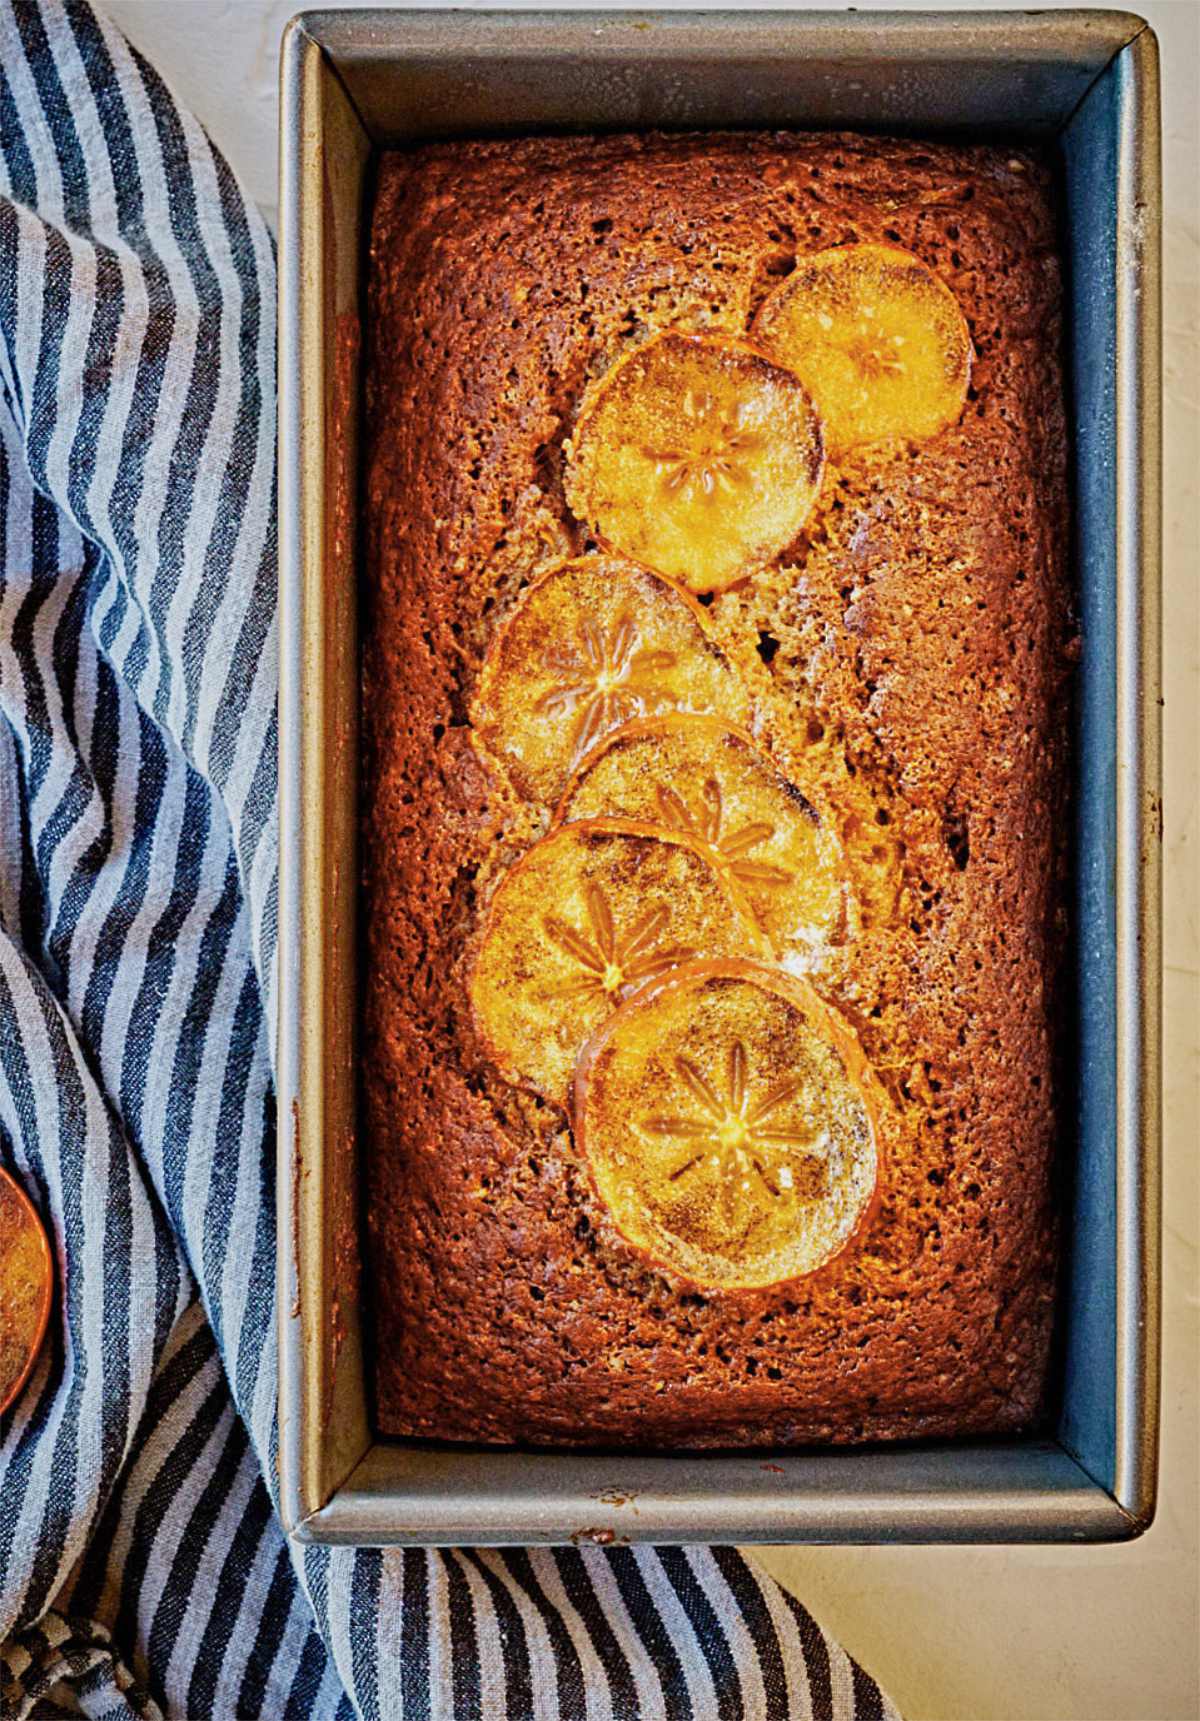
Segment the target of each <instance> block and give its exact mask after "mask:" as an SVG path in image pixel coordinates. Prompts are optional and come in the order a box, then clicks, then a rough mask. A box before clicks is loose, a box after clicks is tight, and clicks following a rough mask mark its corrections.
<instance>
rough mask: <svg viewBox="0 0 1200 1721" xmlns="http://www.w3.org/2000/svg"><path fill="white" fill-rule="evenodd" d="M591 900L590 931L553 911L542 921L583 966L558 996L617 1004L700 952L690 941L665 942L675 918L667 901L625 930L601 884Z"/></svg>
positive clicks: (549, 934) (588, 895)
mask: <svg viewBox="0 0 1200 1721" xmlns="http://www.w3.org/2000/svg"><path fill="white" fill-rule="evenodd" d="M585 901H586V904H587V918H588V931H586V932H581V931H580V930H579V929H578V928H577V927H574V926H571V925H570V924H569V923H568V922H567V921H565V920H560V919H558V918H557V917H556V916H554V915H547V916H546V918H545V920H544V921H543V922H542V925H543V928H544V930H545V933H546V936H547V937H548V938H549V939H550V940H551V942H552V943H554V944H557V945H558V947H559V949H560V950H564V951H566V953H567V955H568V956H572V957H574V959H575V961H576V963H577V964H578V966H579V973H578V974H576V975H575V976H574V977H573V978H572V979H570V980H567V981H565V982H564V984H563V985H561V986H558V987H556V988H555V989H554V991H553V993H552V994H551V995H552V996H553V997H556V998H584V997H587V996H588V995H589V994H591V993H598V994H600V995H602V996H604V997H607V998H610V999H612V1000H613V1002H614V1003H615V1002H616V1000H617V998H618V997H619V996H620V995H621V993H622V992H625V991H627V990H628V989H629V988H630V987H631V986H634V985H638V984H640V983H641V982H642V981H643V980H653V979H654V978H655V977H656V976H657V975H659V974H665V973H666V971H667V969H668V968H674V967H676V966H677V964H678V963H680V962H689V961H690V960H691V959H692V957H693V956H695V954H696V952H695V950H694V949H692V948H691V946H689V945H684V944H663V943H661V942H660V939H661V935H662V933H663V932H664V931H665V930H666V928H667V925H668V922H669V921H670V918H671V916H670V913H669V912H668V910H667V909H666V908H665V907H663V906H662V905H661V904H660V905H659V906H658V907H657V908H649V909H647V910H646V912H645V913H644V914H640V915H638V917H637V919H636V920H634V922H633V924H632V925H631V926H629V927H628V928H626V930H625V931H624V932H618V931H617V927H616V924H615V922H614V920H613V913H612V909H611V907H610V906H609V902H608V898H607V897H606V896H605V894H604V892H603V891H602V890H601V888H600V886H599V885H598V884H589V885H588V887H587V891H586V893H585Z"/></svg>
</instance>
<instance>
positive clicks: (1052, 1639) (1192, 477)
mask: <svg viewBox="0 0 1200 1721" xmlns="http://www.w3.org/2000/svg"><path fill="white" fill-rule="evenodd" d="M559 3H560V4H568V5H569V4H570V0H559ZM593 3H594V4H595V3H598V0H593ZM795 3H796V0H793V4H795ZM970 3H971V0H959V4H960V6H964V7H965V6H967V5H969V4H970ZM992 3H993V4H996V3H997V0H992ZM759 4H760V5H762V4H763V0H759ZM1130 4H1131V5H1132V6H1133V7H1134V9H1135V10H1139V11H1140V12H1141V13H1142V15H1143V16H1145V17H1147V18H1149V20H1150V22H1151V24H1152V25H1153V27H1154V28H1155V30H1156V31H1157V33H1158V37H1159V41H1160V44H1161V47H1162V60H1163V97H1164V155H1165V170H1166V171H1165V205H1166V208H1165V213H1166V221H1165V231H1164V242H1165V243H1164V252H1165V265H1166V301H1165V306H1164V313H1165V314H1164V324H1165V328H1166V437H1165V450H1166V555H1165V568H1164V615H1165V619H1166V625H1165V630H1164V632H1165V639H1164V648H1165V675H1166V706H1165V717H1166V730H1167V745H1166V779H1167V780H1166V815H1165V816H1166V934H1165V948H1166V975H1165V996H1166V1041H1165V1045H1166V1068H1167V1074H1166V1083H1165V1096H1164V1097H1165V1121H1166V1189H1165V1203H1164V1212H1165V1284H1166V1307H1165V1330H1164V1338H1165V1356H1164V1362H1165V1377H1164V1438H1163V1474H1162V1489H1161V1497H1160V1506H1159V1515H1158V1519H1157V1521H1156V1523H1155V1524H1154V1526H1153V1528H1152V1529H1151V1530H1150V1531H1149V1533H1148V1534H1147V1535H1146V1536H1144V1537H1143V1538H1142V1539H1141V1540H1140V1541H1139V1542H1135V1543H1133V1544H1131V1545H1129V1546H1124V1547H1114V1548H1069V1547H1068V1548H1043V1549H1037V1548H973V1549H971V1548H968V1549H951V1548H901V1547H892V1548H887V1547H883V1548H861V1549H855V1548H780V1549H771V1550H766V1551H765V1553H764V1551H763V1550H760V1554H763V1555H764V1557H765V1559H766V1562H767V1563H768V1564H769V1565H770V1567H771V1569H772V1571H773V1572H774V1573H775V1574H776V1575H777V1576H778V1577H779V1578H780V1579H781V1580H782V1581H783V1582H784V1583H786V1584H787V1585H788V1586H789V1587H790V1588H791V1589H792V1590H794V1592H795V1593H796V1594H797V1595H798V1596H800V1597H801V1599H802V1600H803V1601H804V1603H805V1605H806V1606H807V1607H809V1608H810V1609H811V1611H812V1612H813V1613H815V1614H816V1615H817V1617H818V1618H819V1619H820V1620H821V1622H822V1623H823V1624H824V1625H826V1626H828V1627H829V1628H830V1629H831V1630H833V1631H834V1632H836V1633H837V1634H838V1635H839V1636H840V1638H841V1640H842V1642H843V1643H845V1645H846V1647H847V1648H848V1649H850V1650H851V1651H852V1653H854V1654H855V1655H857V1656H858V1657H859V1658H860V1659H861V1660H862V1661H863V1663H864V1664H865V1665H866V1666H867V1667H868V1668H870V1670H871V1671H872V1672H873V1673H874V1674H875V1675H876V1676H877V1677H878V1678H879V1679H880V1680H881V1681H882V1682H883V1684H884V1685H885V1687H887V1689H888V1690H889V1691H890V1692H891V1693H892V1695H893V1696H894V1697H895V1699H896V1700H897V1702H898V1703H899V1704H900V1706H901V1708H902V1710H903V1712H904V1714H905V1716H906V1717H907V1718H908V1721H1195V1718H1196V1717H1197V1716H1200V1668H1198V1661H1200V1595H1198V1587H1200V1586H1198V1577H1197V1528H1198V1522H1197V1520H1198V1516H1200V1503H1198V1491H1197V1483H1198V1476H1200V1440H1198V1436H1197V1374H1198V1371H1200V1324H1198V1310H1200V1298H1198V1296H1197V1276H1196V1260H1197V1230H1198V1225H1197V1214H1198V1207H1200V1195H1198V1187H1197V1161H1198V1160H1200V1044H1198V1039H1197V1024H1198V1022H1200V888H1198V886H1200V870H1198V869H1200V860H1198V856H1197V835H1198V831H1197V787H1198V774H1200V773H1198V755H1200V611H1198V607H1197V583H1198V574H1197V567H1198V560H1200V558H1198V555H1197V550H1198V540H1200V506H1198V501H1200V498H1198V483H1197V477H1198V472H1200V435H1198V428H1200V427H1198V417H1200V360H1198V340H1200V284H1198V277H1200V194H1198V187H1200V134H1198V130H1197V120H1196V113H1197V103H1198V100H1200V96H1198V91H1200V0H1151V3H1149V4H1147V3H1143V4H1141V5H1140V6H1138V4H1137V0H1130ZM892 5H893V7H894V8H897V9H901V8H902V9H904V10H917V9H918V7H916V6H912V5H905V0H892ZM295 10H297V3H296V0H108V11H109V13H110V15H111V16H113V17H115V18H116V20H117V21H118V22H119V23H120V24H121V26H122V27H123V28H124V29H125V30H126V31H127V33H128V34H129V35H130V36H131V37H132V38H133V40H134V42H135V43H136V44H137V46H138V47H140V48H141V49H143V51H144V52H146V53H147V54H148V55H149V57H150V58H151V59H152V60H153V61H154V63H155V64H156V65H157V67H158V69H159V71H160V72H162V73H163V75H164V76H165V77H166V78H167V79H168V81H169V82H171V83H172V84H173V86H174V88H175V89H176V91H177V92H178V94H179V95H180V96H181V97H182V98H183V99H184V100H185V101H186V102H187V103H188V104H189V105H190V106H191V107H192V109H193V110H194V111H195V112H196V113H197V114H198V115H199V116H200V118H201V119H202V120H203V121H204V122H205V123H206V125H207V126H208V128H209V130H210V132H211V133H212V135H213V136H214V137H215V139H216V140H217V142H218V143H219V144H220V146H221V148H222V149H223V150H224V151H225V153H226V155H227V156H228V157H229V158H230V160H231V162H232V164H233V166H234V167H235V168H236V169H237V171H238V172H239V174H240V175H241V177H242V181H243V183H244V184H245V185H246V187H247V188H248V190H249V191H250V193H251V194H252V195H253V196H254V197H255V198H256V199H257V200H258V202H259V203H260V204H261V205H262V207H263V208H264V210H265V211H266V213H267V214H268V217H269V218H270V219H271V220H272V222H273V221H274V215H275V204H276V189H275V164H276V63H277V55H278V46H279V38H280V35H281V33H282V31H283V26H284V24H285V23H286V21H287V19H288V18H289V17H290V16H291V14H292V13H293V12H294V11H295ZM860 10H870V8H869V7H860Z"/></svg>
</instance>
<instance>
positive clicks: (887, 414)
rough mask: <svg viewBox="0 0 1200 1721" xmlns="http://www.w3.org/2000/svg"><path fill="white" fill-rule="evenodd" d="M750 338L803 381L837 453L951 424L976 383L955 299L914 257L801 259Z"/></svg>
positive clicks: (851, 250) (883, 251)
mask: <svg viewBox="0 0 1200 1721" xmlns="http://www.w3.org/2000/svg"><path fill="white" fill-rule="evenodd" d="M752 332H753V335H754V338H755V340H757V341H758V342H759V343H760V345H761V346H762V347H763V348H764V350H765V351H767V352H769V353H771V354H772V355H773V356H774V357H775V358H777V359H778V360H779V361H780V362H781V363H783V364H786V365H790V366H791V368H792V369H793V370H794V371H796V373H797V374H798V375H799V376H800V377H801V378H802V379H803V381H804V384H805V386H806V387H807V388H808V389H809V391H810V393H811V394H812V397H813V400H814V401H815V402H816V404H817V410H818V411H819V412H820V414H821V419H822V422H823V423H824V426H825V435H826V440H827V442H828V446H829V450H830V452H831V453H834V454H836V453H839V452H840V451H841V450H843V449H846V448H853V447H854V446H855V445H856V444H857V443H861V442H878V441H881V440H883V439H884V438H885V437H892V436H899V437H910V438H913V439H914V440H915V439H919V438H923V437H927V436H934V435H936V434H937V432H938V431H939V430H944V429H945V428H946V426H947V425H950V424H954V423H956V421H957V420H958V417H959V415H960V413H961V412H962V409H963V402H964V401H965V399H966V396H967V384H968V383H969V381H970V376H971V337H970V334H969V332H968V329H967V325H966V321H965V320H964V318H963V314H962V312H961V311H960V310H959V307H958V300H957V299H956V298H955V297H954V294H953V293H952V292H951V291H950V289H949V287H947V286H946V284H945V282H944V281H941V280H939V278H938V277H937V276H936V275H935V274H934V273H933V271H932V270H931V269H928V268H926V266H925V264H924V263H922V262H921V260H920V258H919V257H914V256H913V254H912V252H911V251H902V250H900V249H899V248H897V247H894V246H890V245H841V246H837V247H835V248H834V249H833V250H830V251H818V252H816V253H815V254H814V255H813V256H810V257H802V258H800V260H799V262H798V263H797V265H796V268H795V270H794V271H793V272H792V274H790V275H789V276H788V277H787V279H786V280H785V281H782V282H781V283H780V285H779V286H778V287H776V288H775V290H774V292H773V293H771V294H770V295H769V296H768V297H767V298H766V299H765V300H764V301H763V303H762V305H761V307H760V308H759V311H758V315H757V316H756V317H755V319H754V325H753V331H752Z"/></svg>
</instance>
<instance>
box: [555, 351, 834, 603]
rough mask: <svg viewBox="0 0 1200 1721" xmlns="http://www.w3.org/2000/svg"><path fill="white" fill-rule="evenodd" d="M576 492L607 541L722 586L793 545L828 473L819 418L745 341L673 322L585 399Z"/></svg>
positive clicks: (683, 575)
mask: <svg viewBox="0 0 1200 1721" xmlns="http://www.w3.org/2000/svg"><path fill="white" fill-rule="evenodd" d="M567 456H568V458H567V470H566V494H567V501H568V503H569V505H570V507H571V508H572V509H573V510H574V512H575V514H576V516H577V517H578V518H579V519H580V520H582V521H584V522H585V523H586V524H587V525H588V526H589V527H590V528H591V529H592V530H593V531H594V532H596V533H597V534H598V536H599V537H601V538H602V539H603V540H604V541H605V543H607V544H611V545H612V547H613V548H614V549H616V550H620V551H622V552H623V553H624V554H625V555H628V556H632V557H634V559H635V560H636V561H639V562H644V563H645V564H646V565H647V567H651V568H657V569H658V571H659V572H660V573H663V574H668V575H670V577H671V578H672V579H676V580H679V581H681V582H682V584H684V585H686V586H690V587H691V588H692V590H693V591H697V592H711V591H721V590H723V589H724V588H725V587H726V586H730V585H732V584H733V583H734V581H735V580H739V579H741V578H742V577H743V576H744V575H746V574H750V573H753V572H754V570H755V569H756V568H760V567H762V566H763V565H764V564H765V563H767V562H769V561H770V560H771V559H772V557H774V556H776V555H778V553H779V552H780V551H781V550H783V549H785V548H786V547H787V545H788V544H790V543H791V542H792V540H793V538H795V536H796V534H797V533H798V532H799V531H800V528H801V527H802V526H803V525H804V522H805V520H806V519H807V518H808V514H809V510H810V509H811V507H812V504H813V499H814V497H815V496H816V493H817V489H818V487H819V485H820V482H821V468H822V463H823V451H822V442H821V427H820V425H819V423H818V422H817V417H816V414H815V412H814V411H813V407H812V402H811V401H810V399H809V397H808V394H807V392H806V391H805V389H804V387H803V386H802V384H801V383H800V381H799V379H798V378H797V377H796V376H795V374H794V373H793V372H792V371H790V370H787V369H785V368H784V367H783V366H781V365H779V364H776V363H773V362H772V361H771V360H770V359H768V358H766V357H764V355H763V354H762V353H760V352H756V351H755V350H754V348H753V347H750V346H746V345H744V344H742V343H740V342H735V341H728V340H717V339H715V338H714V337H712V336H708V335H683V334H679V333H677V332H675V331H673V330H667V331H666V332H665V333H663V334H660V335H656V336H654V337H653V338H652V339H650V340H649V341H647V342H646V344H645V345H644V346H641V347H638V348H636V349H635V350H634V351H633V352H631V353H629V354H628V355H627V356H626V357H625V358H623V359H619V360H618V361H617V363H616V364H615V365H614V366H613V367H612V369H611V370H610V371H609V372H608V373H607V374H606V375H605V376H604V377H602V378H601V379H600V381H599V382H598V383H597V384H596V385H595V386H594V387H593V389H592V391H591V392H590V394H589V395H588V396H586V397H585V399H584V403H583V407H582V410H581V412H580V415H579V422H578V423H577V425H576V426H575V430H574V433H573V435H572V437H571V440H570V443H569V444H568V448H567Z"/></svg>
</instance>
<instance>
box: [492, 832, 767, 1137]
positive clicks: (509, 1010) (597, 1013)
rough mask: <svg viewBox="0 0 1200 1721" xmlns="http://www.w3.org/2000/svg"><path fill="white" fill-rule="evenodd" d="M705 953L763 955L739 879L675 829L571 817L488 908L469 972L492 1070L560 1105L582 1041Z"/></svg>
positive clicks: (508, 880)
mask: <svg viewBox="0 0 1200 1721" xmlns="http://www.w3.org/2000/svg"><path fill="white" fill-rule="evenodd" d="M704 952H712V953H713V954H716V955H725V956H744V955H746V954H747V953H753V954H763V953H765V952H764V944H763V940H762V936H761V934H760V933H759V932H758V930H757V928H756V927H755V925H754V922H753V919H752V917H751V915H750V910H749V905H748V904H747V903H746V902H745V900H744V898H742V896H741V894H740V892H739V891H738V889H737V887H736V885H733V884H732V883H731V882H730V880H728V879H727V878H726V877H724V876H723V875H722V873H721V872H720V871H719V870H718V869H717V867H715V866H714V865H713V864H712V862H711V861H710V860H709V859H708V858H707V856H706V855H705V854H704V852H703V851H702V850H701V849H700V847H699V846H698V845H697V844H695V843H693V842H692V841H691V840H690V839H689V838H687V837H685V836H683V835H680V834H678V833H675V832H670V831H663V830H657V829H655V828H654V827H653V826H650V825H642V824H638V823H636V822H633V821H630V820H622V819H589V820H586V821H583V822H581V823H580V824H575V825H564V826H562V827H561V829H559V830H557V831H553V832H551V833H550V835H549V836H546V837H543V838H542V840H541V841H540V842H538V843H535V844H534V846H533V847H532V848H531V849H530V850H529V852H528V853H527V854H525V855H523V856H522V858H521V859H520V860H519V861H518V862H517V864H516V865H515V866H514V867H513V869H512V871H511V872H510V873H508V874H507V876H506V877H505V878H504V879H503V881H502V882H501V884H500V886H499V888H498V889H497V891H496V894H495V896H494V897H493V898H492V901H491V904H490V906H489V908H488V912H487V918H486V922H485V925H484V932H483V938H482V942H481V945H480V948H479V953H478V955H477V957H476V959H475V963H474V967H473V969H472V972H471V977H470V994H471V1003H472V1006H473V1009H474V1012H475V1020H476V1024H477V1026H478V1028H479V1031H480V1034H481V1036H482V1038H483V1040H484V1043H485V1044H486V1046H487V1047H488V1050H489V1052H490V1054H491V1057H492V1059H493V1061H494V1062H495V1064H496V1066H497V1068H499V1069H500V1070H501V1072H502V1073H503V1074H504V1075H506V1076H507V1077H508V1078H509V1079H510V1080H513V1081H516V1082H518V1083H519V1084H522V1085H526V1086H529V1087H532V1088H534V1089H535V1090H536V1091H537V1092H539V1093H541V1094H543V1095H544V1096H545V1097H546V1098H547V1099H551V1100H554V1101H556V1102H557V1103H559V1104H560V1105H566V1104H567V1102H568V1099H569V1090H570V1083H571V1072H572V1070H573V1068H574V1065H575V1059H576V1057H577V1056H578V1053H579V1048H580V1046H581V1045H582V1044H583V1042H584V1040H586V1038H587V1036H588V1035H589V1034H590V1033H591V1032H592V1030H593V1029H594V1028H595V1027H596V1026H597V1025H598V1024H599V1023H600V1022H602V1021H603V1020H604V1018H605V1017H606V1016H608V1015H610V1014H611V1013H612V1011H613V1010H615V1009H616V1007H617V1005H618V1004H619V1003H620V1002H621V1000H622V999H623V998H626V997H628V996H629V995H630V994H631V993H632V992H634V991H635V990H636V989H637V988H638V987H639V986H643V985H645V984H646V983H647V982H648V981H650V980H652V979H654V978H656V977H657V976H659V975H661V974H664V973H666V972H667V971H668V970H669V969H671V968H673V967H675V966H676V965H677V964H679V963H680V962H687V961H690V960H691V959H692V958H694V957H696V956H698V955H700V954H701V953H704Z"/></svg>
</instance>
